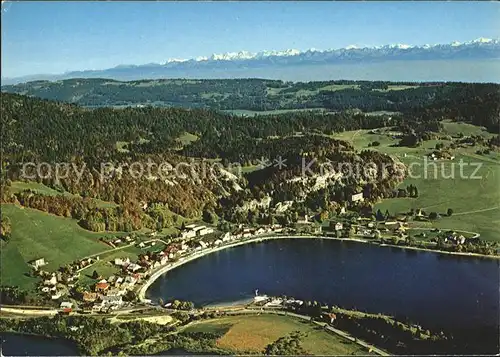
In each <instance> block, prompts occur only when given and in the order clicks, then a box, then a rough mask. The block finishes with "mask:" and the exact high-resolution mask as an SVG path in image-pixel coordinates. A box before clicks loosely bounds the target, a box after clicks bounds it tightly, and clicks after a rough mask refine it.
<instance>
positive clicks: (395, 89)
mask: <svg viewBox="0 0 500 357" xmlns="http://www.w3.org/2000/svg"><path fill="white" fill-rule="evenodd" d="M2 91H3V92H9V93H18V94H24V95H28V96H35V97H39V98H43V99H50V100H57V101H63V102H68V103H75V104H79V105H81V106H86V107H107V106H136V105H141V106H142V105H153V106H167V107H184V108H205V109H218V110H245V109H246V110H254V111H269V110H277V109H305V108H324V109H326V110H328V111H344V110H347V109H359V110H362V111H364V112H373V111H391V112H405V113H406V112H412V111H415V110H416V109H421V108H429V109H432V114H433V115H434V114H435V112H436V111H437V112H440V113H441V114H442V115H443V116H451V117H454V118H459V117H460V118H462V119H463V120H466V121H472V122H474V123H477V124H480V125H483V126H486V127H488V128H490V129H492V130H493V129H495V128H496V127H495V125H497V126H498V114H499V112H498V110H499V96H500V94H499V85H497V84H475V83H439V82H428V83H406V82H368V81H346V80H338V81H324V82H306V83H303V82H298V83H293V82H283V81H277V80H265V79H224V80H222V79H221V80H184V79H164V80H140V81H130V82H120V81H115V80H109V79H79V78H77V79H68V80H63V81H56V82H49V81H34V82H28V83H23V84H17V85H10V86H2ZM481 108H482V109H481ZM479 112H482V113H479ZM495 115H496V118H493V117H495Z"/></svg>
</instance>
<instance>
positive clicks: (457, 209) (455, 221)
mask: <svg viewBox="0 0 500 357" xmlns="http://www.w3.org/2000/svg"><path fill="white" fill-rule="evenodd" d="M416 160H417V159H416ZM460 160H463V162H464V163H468V164H471V163H478V164H481V165H482V166H481V167H480V169H479V171H478V172H477V173H476V174H475V176H480V177H481V179H477V180H476V179H472V174H473V173H474V171H475V170H476V167H475V166H464V167H463V173H464V175H463V177H461V175H460V167H459V162H460ZM421 163H423V160H421ZM432 164H433V163H431V164H430V165H432ZM436 166H437V167H436V169H435V168H434V167H433V166H428V167H427V169H425V167H423V166H422V167H418V166H414V167H415V169H414V170H412V172H413V174H412V175H414V176H417V175H421V176H422V178H411V177H409V178H407V179H405V180H404V182H403V183H402V184H401V186H406V185H409V184H413V185H416V186H417V188H418V191H419V197H417V198H394V199H388V200H384V201H383V202H381V203H379V204H377V205H376V206H375V209H379V208H380V209H381V210H382V211H385V210H386V209H388V210H389V212H391V213H399V212H407V211H408V210H409V209H411V208H414V209H417V208H422V209H424V210H425V211H426V212H432V211H434V212H437V213H440V214H443V213H445V212H446V210H447V209H448V208H451V209H453V211H454V213H453V215H452V216H451V217H446V216H444V217H442V218H441V219H439V220H437V221H434V222H431V223H429V226H431V227H438V228H447V229H448V228H449V229H455V230H463V231H470V232H476V233H479V234H480V235H481V238H483V239H485V240H497V241H498V240H500V216H499V213H500V191H499V190H498V187H499V185H500V163H493V162H491V161H489V160H488V159H486V160H485V158H481V157H474V156H472V155H471V154H462V155H458V156H457V157H456V158H455V160H454V161H437V165H436ZM426 172H427V178H425V174H426ZM436 173H437V175H436ZM452 173H453V174H454V175H455V177H454V178H448V177H451V176H452Z"/></svg>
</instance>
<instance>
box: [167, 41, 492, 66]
mask: <svg viewBox="0 0 500 357" xmlns="http://www.w3.org/2000/svg"><path fill="white" fill-rule="evenodd" d="M499 43H500V41H499V40H498V39H490V38H484V37H481V38H478V39H476V40H473V41H468V42H458V41H454V42H452V43H450V44H449V45H439V44H435V45H429V44H425V45H422V46H413V45H407V44H392V45H385V46H373V47H368V46H357V45H349V46H347V47H345V48H340V49H327V50H317V49H315V48H311V49H308V50H306V51H300V50H297V49H287V50H284V51H261V52H256V53H252V52H248V51H239V52H227V53H222V54H212V55H211V56H210V57H197V58H194V59H178V58H172V59H168V60H167V61H166V63H165V64H169V63H184V62H189V61H194V62H207V61H240V60H261V59H265V58H269V57H294V56H301V55H306V54H332V55H334V54H338V53H344V52H345V51H354V50H358V51H363V52H365V53H367V52H379V53H386V52H387V50H395V49H397V50H430V49H432V48H440V49H443V47H447V46H449V47H454V48H467V47H471V46H473V47H474V46H477V45H487V46H489V45H494V46H495V45H499Z"/></svg>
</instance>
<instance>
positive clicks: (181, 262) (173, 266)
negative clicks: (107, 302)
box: [137, 235, 500, 302]
mask: <svg viewBox="0 0 500 357" xmlns="http://www.w3.org/2000/svg"><path fill="white" fill-rule="evenodd" d="M272 239H328V240H335V241H348V242H357V243H364V244H374V245H378V246H379V247H389V248H399V249H411V250H415V251H423V252H430V253H436V254H448V255H457V256H464V257H476V258H486V259H497V260H498V259H500V256H498V255H483V254H478V253H466V252H448V251H443V250H435V249H429V248H421V247H411V246H399V245H394V244H375V243H374V242H372V241H370V240H368V239H363V238H336V237H326V236H315V235H303V236H299V235H270V236H261V237H254V238H251V239H248V240H244V241H238V242H234V243H230V244H226V245H222V246H220V247H215V248H211V249H208V250H205V251H201V252H199V253H195V254H192V255H190V256H188V257H183V258H180V259H179V260H178V261H177V262H175V263H173V264H171V265H165V266H163V267H160V268H159V269H158V270H157V271H155V272H154V273H153V274H152V275H151V276H150V277H148V279H147V280H146V282H145V283H144V284H143V285H142V286H141V287H140V289H139V290H138V292H137V298H138V299H139V301H140V302H145V300H147V299H146V292H147V290H148V288H149V287H150V286H151V285H152V284H153V283H154V282H155V281H156V280H157V279H158V278H159V277H161V276H162V275H163V274H165V273H167V272H169V271H170V270H173V269H176V268H178V267H180V266H182V265H184V264H186V263H189V262H191V261H193V260H196V259H198V258H202V257H204V256H206V255H209V254H211V253H215V252H218V251H221V250H224V249H228V248H233V247H237V246H240V245H244V244H249V243H260V242H263V241H266V240H272Z"/></svg>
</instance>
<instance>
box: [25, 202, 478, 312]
mask: <svg viewBox="0 0 500 357" xmlns="http://www.w3.org/2000/svg"><path fill="white" fill-rule="evenodd" d="M352 201H354V202H356V201H360V202H362V201H363V194H362V193H360V194H356V195H353V197H352ZM337 213H338V215H337V218H336V219H329V220H326V221H323V222H321V223H319V222H318V221H317V220H316V219H314V217H310V216H308V215H302V216H299V217H298V219H297V221H296V222H294V223H291V224H290V225H289V226H282V225H280V224H271V225H261V226H246V225H243V224H239V225H237V226H236V227H235V228H234V229H233V230H231V231H229V232H228V231H226V232H224V231H221V229H220V228H217V227H212V226H206V225H203V224H194V223H193V224H188V225H184V224H183V225H182V226H181V227H180V229H179V233H178V234H175V235H170V236H160V235H159V234H158V232H150V233H149V234H144V235H143V236H139V235H137V234H130V235H126V236H123V237H116V238H106V239H104V238H102V239H101V240H102V242H103V243H105V244H107V245H108V246H109V247H111V248H112V249H111V250H112V251H116V252H119V251H120V249H125V248H128V247H135V248H137V249H138V251H140V253H139V254H138V255H137V258H136V259H134V258H131V257H130V254H129V255H128V256H127V255H126V254H123V256H122V257H115V258H113V259H106V258H104V259H101V256H100V255H96V256H92V257H87V258H84V259H81V260H79V261H76V262H73V263H72V264H69V265H66V266H63V267H60V268H59V269H58V270H57V271H56V272H47V271H45V270H44V269H43V267H44V266H45V265H46V264H47V262H46V261H45V259H44V258H43V257H41V258H39V259H36V260H34V261H32V262H31V265H32V267H33V270H34V274H35V275H37V276H40V277H41V278H42V282H41V283H40V285H39V287H38V289H39V294H42V296H44V297H45V298H46V300H51V301H52V303H53V304H58V306H59V309H60V312H61V313H63V314H71V313H73V312H75V311H79V312H82V313H101V312H106V313H108V312H110V311H114V310H118V309H122V308H127V307H130V306H133V305H134V304H137V303H143V304H144V303H146V304H148V303H149V304H151V303H152V301H150V300H148V299H146V298H145V297H144V296H143V297H139V296H138V293H139V291H140V290H141V289H142V290H143V291H144V288H145V284H150V283H151V280H154V279H155V278H156V277H157V276H159V273H162V272H164V271H167V270H169V269H170V268H173V267H176V266H178V265H180V264H183V263H184V262H186V261H188V260H192V259H195V258H197V257H200V256H203V255H205V254H208V253H211V252H213V251H216V250H220V249H223V248H226V247H229V246H233V245H238V244H243V243H246V242H251V241H260V240H264V239H273V238H287V237H312V238H315V237H323V238H328V239H341V240H346V239H347V240H358V241H363V242H376V243H378V244H381V245H405V246H412V245H413V246H419V247H421V248H436V247H437V248H439V247H443V246H444V245H448V246H454V247H455V248H454V249H455V250H457V247H458V251H460V249H461V248H460V246H462V247H463V246H465V245H466V244H469V246H470V244H478V243H479V239H478V238H477V236H476V235H471V234H469V235H468V236H467V237H466V236H465V235H464V234H462V233H460V232H455V231H451V230H446V231H441V230H439V229H425V228H419V227H418V226H415V225H414V223H415V222H422V221H424V222H425V221H428V220H429V218H428V217H429V215H432V213H431V214H428V213H426V212H424V211H423V210H420V209H419V210H411V211H410V212H408V213H406V214H398V215H396V216H392V215H390V214H389V213H388V212H386V213H385V214H383V213H382V212H380V210H379V211H377V212H376V213H372V214H370V215H367V214H364V215H363V214H358V213H353V212H346V210H345V208H342V209H340V210H339V212H337ZM360 213H363V212H362V211H361V212H360ZM469 233H470V232H469ZM98 263H99V264H101V266H102V264H105V266H107V267H112V268H113V270H114V273H113V274H110V275H107V276H101V275H100V274H99V273H98V271H96V270H94V271H93V273H92V274H91V275H90V272H91V271H92V267H94V266H95V265H97V264H98ZM82 277H86V279H82ZM89 279H90V280H89ZM82 280H86V282H87V283H86V284H84V283H82ZM89 281H90V283H89ZM148 286H149V285H148ZM272 303H273V302H271V304H272ZM274 303H277V301H275V302H274Z"/></svg>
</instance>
